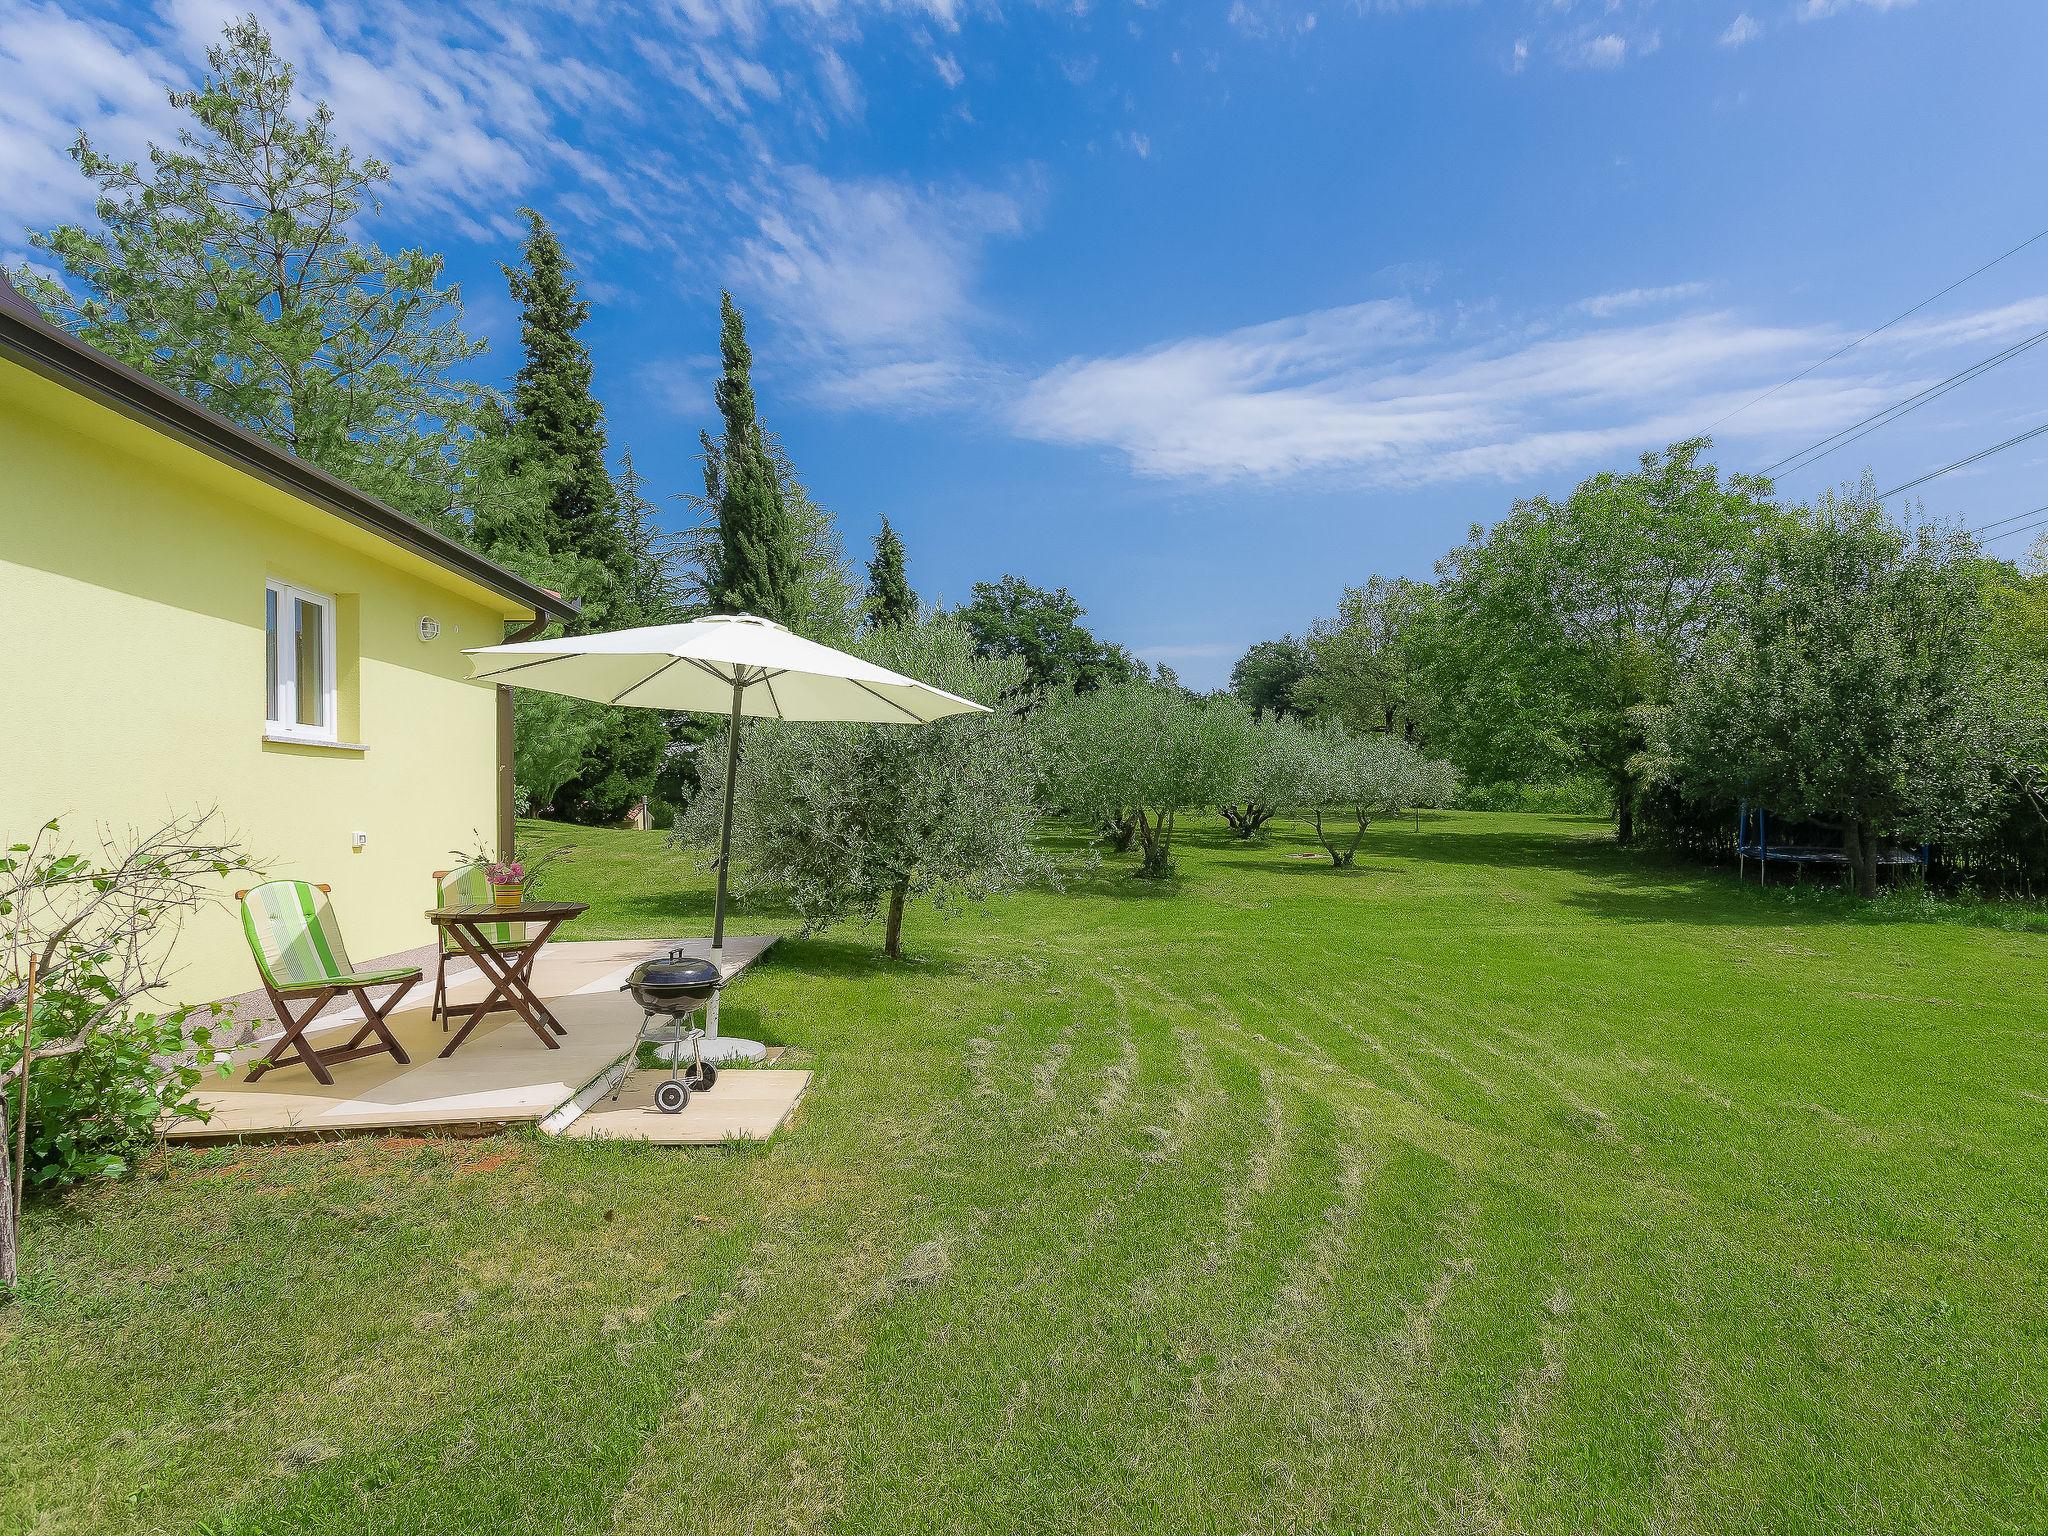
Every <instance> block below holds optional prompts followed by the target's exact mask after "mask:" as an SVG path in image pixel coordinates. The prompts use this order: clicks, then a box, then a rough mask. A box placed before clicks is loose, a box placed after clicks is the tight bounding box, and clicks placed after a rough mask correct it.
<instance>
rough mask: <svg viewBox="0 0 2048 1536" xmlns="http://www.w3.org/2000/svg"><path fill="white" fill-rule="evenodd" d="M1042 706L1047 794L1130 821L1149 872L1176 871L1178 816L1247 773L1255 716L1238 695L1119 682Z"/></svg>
mask: <svg viewBox="0 0 2048 1536" xmlns="http://www.w3.org/2000/svg"><path fill="white" fill-rule="evenodd" d="M1045 713H1046V715H1047V717H1048V718H1047V720H1046V722H1045V725H1044V726H1043V728H1042V729H1043V730H1044V732H1045V736H1046V739H1047V744H1048V753H1049V756H1050V763H1049V773H1048V780H1049V784H1050V786H1051V799H1052V800H1053V802H1054V803H1055V804H1057V805H1059V806H1060V807H1062V808H1063V809H1065V810H1068V811H1070V812H1072V813H1074V814H1077V815H1082V816H1086V817H1088V818H1089V819H1090V820H1092V821H1095V822H1098V823H1102V824H1108V825H1115V824H1117V823H1118V822H1120V821H1124V820H1126V819H1128V823H1129V825H1130V826H1131V828H1132V832H1133V835H1134V837H1135V840H1136V842H1137V844H1138V848H1139V853H1140V858H1139V865H1138V870H1137V873H1138V874H1139V875H1141V876H1143V877H1145V878H1147V879H1152V880H1161V879H1165V878H1167V877H1169V876H1171V875H1172V873H1173V835H1174V824H1175V819H1176V818H1177V817H1178V816H1179V814H1180V813H1181V812H1182V811H1191V810H1196V809H1199V808H1202V807H1206V806H1212V805H1220V804H1222V803H1223V802H1224V801H1225V800H1227V799H1229V798H1231V796H1232V795H1233V793H1234V792H1235V791H1236V789H1237V787H1238V785H1239V784H1240V783H1242V782H1243V780H1244V775H1245V767H1246V764H1247V762H1248V760H1249V752H1250V740H1251V732H1250V730H1249V729H1248V727H1249V720H1250V717H1249V714H1248V712H1247V711H1246V710H1245V707H1244V705H1242V704H1240V703H1239V702H1238V701H1237V700H1235V699H1233V698H1229V697H1227V696H1225V697H1217V698H1207V699H1204V698H1198V697H1196V696H1195V695H1193V694H1191V693H1188V692H1186V691H1185V690H1184V689H1180V688H1174V687H1167V686H1162V685H1161V684H1158V683H1119V684H1114V685H1112V686H1110V687H1106V688H1097V689H1094V690H1092V691H1091V692H1088V693H1082V694H1075V695H1073V696H1071V697H1067V698H1062V699H1060V700H1058V701H1057V703H1056V704H1054V705H1053V706H1052V707H1050V708H1048V709H1047V710H1046V711H1045Z"/></svg>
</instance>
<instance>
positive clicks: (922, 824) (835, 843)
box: [687, 615, 1046, 959]
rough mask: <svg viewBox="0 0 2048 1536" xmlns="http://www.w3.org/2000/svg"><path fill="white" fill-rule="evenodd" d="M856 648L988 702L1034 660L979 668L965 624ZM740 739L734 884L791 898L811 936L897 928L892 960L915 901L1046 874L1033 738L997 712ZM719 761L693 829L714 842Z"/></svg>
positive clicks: (910, 628) (950, 900) (757, 724)
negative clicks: (879, 924) (872, 925)
mask: <svg viewBox="0 0 2048 1536" xmlns="http://www.w3.org/2000/svg"><path fill="white" fill-rule="evenodd" d="M854 649H855V650H857V651H858V652H859V653H860V654H861V655H863V656H865V657H866V658H867V659H868V660H870V661H873V662H875V663H877V664H878V665H880V666H884V667H888V668H890V669H891V670H892V671H896V672H901V673H903V674H905V675H906V676H909V677H914V678H917V679H918V680H919V681H921V682H927V683H930V684H932V685H933V686H934V687H938V688H943V689H945V690H946V691H947V692H949V693H957V694H960V695H962V696H964V697H966V698H970V699H975V700H978V701H984V702H989V703H991V704H996V701H999V700H1001V699H1003V698H1005V697H1006V696H1009V695H1012V694H1014V693H1016V692H1018V691H1019V690H1020V689H1021V686H1022V683H1023V676H1024V666H1023V663H1022V662H1020V661H1018V660H1016V659H1015V658H1014V657H990V656H982V655H980V654H979V653H978V652H977V651H976V649H975V645H974V640H973V637H972V636H971V635H970V634H969V633H968V632H967V630H966V628H965V627H964V626H962V625H961V624H960V623H959V622H958V621H957V620H955V619H952V618H947V617H940V616H936V615H935V616H932V617H930V618H927V619H925V620H923V621H922V622H917V623H905V624H897V625H892V626H890V627H888V628H884V629H877V630H875V631H873V632H872V633H871V634H869V635H868V636H866V637H865V638H864V639H863V640H861V641H860V642H859V643H857V644H856V646H855V647H854ZM742 740H743V757H742V762H741V768H740V780H739V794H738V797H737V800H736V804H735V812H734V821H733V842H734V854H735V857H734V868H735V873H737V874H738V875H739V876H740V880H741V888H742V890H748V889H761V888H774V889H777V890H780V891H782V892H783V893H785V894H786V895H787V896H788V898H789V900H790V901H791V902H792V903H793V904H794V905H795V907H796V909H797V910H798V911H799V912H800V913H802V915H803V917H804V921H805V924H806V926H807V927H808V928H811V929H816V928H821V927H825V926H827V925H829V924H832V923H837V922H842V921H845V920H847V919H851V918H857V919H862V920H866V921H872V920H874V919H875V918H876V917H878V916H881V917H884V918H885V928H884V935H883V941H882V947H883V950H884V952H885V953H886V954H887V955H888V956H889V957H890V958H891V959H899V958H901V956H902V940H903V912H904V908H905V906H906V905H907V904H908V903H910V902H911V901H913V900H917V899H920V898H929V899H931V900H932V901H933V902H934V903H935V904H936V905H938V906H940V907H942V908H945V907H949V906H952V905H955V904H957V903H960V902H966V901H976V900H982V899H986V898H987V897H990V896H993V895H996V894H998V893H1000V892H1003V891H1008V890H1014V889H1016V888H1017V887H1019V886H1021V885H1023V884H1025V883H1026V882H1027V881H1029V880H1031V879H1032V878H1034V877H1036V876H1038V875H1039V874H1041V873H1042V872H1043V871H1044V869H1045V867H1046V866H1045V863H1044V860H1043V859H1042V858H1041V856H1040V855H1039V854H1038V853H1037V851H1036V849H1035V848H1034V846H1033V843H1032V833H1033V831H1034V830H1035V828H1036V825H1037V819H1038V811H1037V806H1036V804H1035V802H1034V795H1033V791H1034V789H1035V787H1036V784H1037V778H1038V771H1037V765H1036V762H1035V760H1034V755H1033V738H1032V737H1031V736H1030V735H1029V734H1028V732H1027V731H1026V728H1025V725H1024V722H1023V721H1021V720H1020V719H1019V718H1018V717H1017V716H1016V715H1015V714H1014V713H1013V712H1011V711H1010V710H1008V709H1006V708H1004V707H1002V706H1001V705H1000V704H996V708H995V709H994V712H993V713H990V714H973V715H955V716H952V717H950V718H948V719H944V720H939V721H936V722H934V723H932V724H930V725H923V726H912V725H865V724H852V723H841V722H805V723H793V722H787V721H780V720H757V721H753V722H750V723H749V724H748V726H747V727H746V734H745V736H744V737H743V739H742ZM706 756H707V757H708V758H709V759H710V761H709V762H708V763H706V764H705V777H706V782H705V784H704V792H703V793H701V794H699V795H698V796H697V798H696V800H695V801H693V802H692V805H691V810H690V817H689V822H688V824H687V830H689V831H691V832H694V833H695V834H697V835H698V836H699V837H701V838H703V839H706V840H715V838H716V835H717V829H716V817H717V814H718V810H719V807H720V806H721V804H722V802H723V798H724V777H723V775H724V764H725V753H724V752H723V750H720V751H716V752H712V753H708V754H706Z"/></svg>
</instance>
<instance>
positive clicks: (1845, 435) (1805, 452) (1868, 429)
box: [1757, 330, 2048, 475]
mask: <svg viewBox="0 0 2048 1536" xmlns="http://www.w3.org/2000/svg"><path fill="white" fill-rule="evenodd" d="M2043 341H2048V330H2039V331H2036V332H2035V333H2034V334H2033V335H2031V336H2028V337H2026V338H2025V339H2024V340H2021V341H2017V342H2014V343H2013V344H2012V345H2011V346H2009V347H2007V348H2006V349H2005V350H2004V351H2002V352H1995V353H1993V354H1992V355H1991V356H1990V357H1987V358H1983V359H1981V360H1979V361H1977V362H1974V363H1972V364H1970V366H1969V367H1967V368H1965V369H1963V370H1962V371H1961V372H1959V373H1952V374H1950V375H1949V376H1948V377H1947V378H1945V379H1943V380H1942V381H1941V382H1940V383H1939V384H1930V385H1928V387H1927V388H1925V389H1923V390H1921V391H1920V392H1919V393H1918V394H1914V395H1908V396H1906V398H1905V399H1903V400H1895V401H1893V402H1892V403H1891V404H1890V405H1888V406H1886V407H1885V408H1884V409H1883V410H1881V411H1877V412H1874V413H1872V414H1871V415H1869V416H1866V417H1864V418H1863V419H1862V420H1861V421H1859V422H1855V423H1853V424H1851V425H1849V426H1846V427H1844V428H1842V430H1841V431H1839V432H1834V433H1830V434H1829V435H1828V436H1826V437H1824V438H1822V439H1821V440H1820V441H1819V442H1817V443H1809V444H1807V446H1806V447H1804V448H1801V449H1800V450H1799V451H1798V452H1797V453H1788V454H1786V455H1785V457H1784V458H1782V459H1780V460H1778V462H1777V463H1775V464H1772V465H1769V466H1767V467H1766V468H1764V469H1761V470H1758V471H1757V473H1758V474H1762V475H1771V474H1776V473H1777V472H1778V471H1779V470H1780V469H1783V468H1784V467H1785V466H1786V465H1787V464H1791V463H1792V461H1793V460H1794V459H1804V460H1805V462H1804V463H1802V464H1797V465H1794V466H1793V468H1792V469H1791V470H1790V471H1789V472H1790V473H1792V474H1797V473H1799V471H1800V470H1803V469H1810V468H1812V467H1813V466H1814V465H1815V464H1818V463H1819V462H1820V461H1821V460H1822V459H1824V458H1826V457H1827V456H1828V455H1829V454H1831V453H1833V452H1834V451H1835V450H1836V449H1838V448H1846V447H1848V446H1849V444H1851V443H1853V442H1855V441H1856V440H1857V439H1858V438H1864V437H1868V436H1869V435H1870V434H1871V433H1872V432H1875V431H1876V430H1877V429H1878V428H1879V427H1888V426H1890V425H1891V424H1892V423H1893V422H1895V421H1897V420H1899V419H1900V418H1901V417H1904V416H1909V415H1911V414H1912V413H1913V412H1914V411H1917V410H1919V409H1920V407H1921V406H1923V405H1927V404H1929V403H1930V402H1932V401H1935V400H1939V399H1940V398H1941V397H1942V396H1943V395H1945V394H1947V393H1948V392H1949V391H1950V390H1952V389H1960V388H1961V387H1962V386H1963V385H1965V384H1967V383H1969V382H1970V380H1972V379H1974V378H1978V377H1980V376H1982V375H1983V374H1986V373H1988V372H1990V371H1991V370H1992V369H1993V368H1996V367H1997V366H1998V365H1999V364H2000V363H2006V362H2011V361H2012V359H2014V358H2015V357H2018V356H2019V355H2020V354H2021V353H2022V352H2024V351H2026V350H2027V349H2028V348H2030V347H2036V346H2039V345H2040V344H2041V343H2042V342H2043ZM1859 429H1860V430H1859ZM1837 438H1839V439H1841V440H1840V441H1839V442H1837V441H1836V439H1837ZM1830 445H1832V446H1830ZM1816 450H1818V451H1816ZM1809 455H1811V457H1809Z"/></svg>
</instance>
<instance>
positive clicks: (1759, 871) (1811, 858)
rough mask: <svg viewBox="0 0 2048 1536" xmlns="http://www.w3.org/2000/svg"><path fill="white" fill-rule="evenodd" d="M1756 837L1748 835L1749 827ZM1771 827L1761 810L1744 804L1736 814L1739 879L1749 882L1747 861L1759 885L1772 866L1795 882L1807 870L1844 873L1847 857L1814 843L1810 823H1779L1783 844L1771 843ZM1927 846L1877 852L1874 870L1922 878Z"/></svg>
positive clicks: (1759, 807) (1736, 856) (1833, 849)
mask: <svg viewBox="0 0 2048 1536" xmlns="http://www.w3.org/2000/svg"><path fill="white" fill-rule="evenodd" d="M1752 822H1754V824H1755V829H1756V833H1755V836H1754V837H1752V836H1751V835H1750V827H1751V823H1752ZM1771 830H1772V829H1771V823H1770V818H1769V816H1768V815H1767V814H1766V812H1765V810H1764V808H1763V807H1762V806H1760V805H1759V806H1755V807H1752V806H1751V805H1750V803H1749V802H1748V801H1747V800H1745V801H1743V802H1742V806H1741V810H1740V811H1739V812H1738V820H1737V821H1736V825H1735V869H1736V874H1737V876H1738V877H1739V878H1741V879H1744V880H1747V879H1748V878H1749V861H1750V860H1752V859H1754V860H1755V861H1756V883H1757V884H1758V885H1762V884H1763V883H1764V882H1765V881H1766V880H1767V879H1769V878H1770V870H1771V866H1772V865H1777V866H1778V867H1780V868H1784V869H1790V870H1791V871H1792V872H1793V875H1794V877H1795V878H1799V879H1803V878H1804V877H1805V875H1806V872H1807V870H1809V869H1816V868H1818V869H1833V870H1846V869H1847V868H1848V867H1849V856H1848V855H1847V854H1846V853H1844V852H1843V851H1842V850H1841V848H1840V847H1839V846H1835V847H1828V846H1826V845H1824V844H1821V843H1817V842H1814V841H1813V840H1812V839H1811V833H1812V832H1813V831H1814V828H1813V826H1812V824H1811V823H1807V822H1799V821H1781V822H1780V823H1779V824H1778V828H1777V831H1778V835H1779V837H1781V838H1782V839H1784V841H1782V842H1778V843H1773V842H1772V841H1771ZM1927 858H1928V845H1927V844H1925V843H1922V844H1921V845H1920V847H1919V848H1918V849H1917V850H1915V849H1912V848H1880V849H1879V850H1878V852H1877V867H1878V868H1879V869H1880V870H1884V869H1918V870H1920V871H1921V873H1922V874H1923V875H1924V874H1925V873H1926V870H1927Z"/></svg>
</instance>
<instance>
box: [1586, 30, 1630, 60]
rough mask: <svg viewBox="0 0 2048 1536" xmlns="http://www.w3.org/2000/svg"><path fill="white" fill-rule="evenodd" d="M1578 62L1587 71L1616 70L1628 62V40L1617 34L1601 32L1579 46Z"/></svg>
mask: <svg viewBox="0 0 2048 1536" xmlns="http://www.w3.org/2000/svg"><path fill="white" fill-rule="evenodd" d="M1578 60H1579V62H1580V63H1581V64H1584V65H1585V66H1586V67H1587V68H1588V69H1618V68H1620V67H1621V66H1622V65H1623V64H1625V63H1627V62H1628V39H1627V38H1625V37H1623V36H1622V35H1621V34H1620V33H1618V32H1602V33H1599V34H1597V35H1596V36H1593V37H1589V38H1587V39H1586V40H1585V41H1584V42H1583V43H1581V44H1580V45H1579V49H1578Z"/></svg>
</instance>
